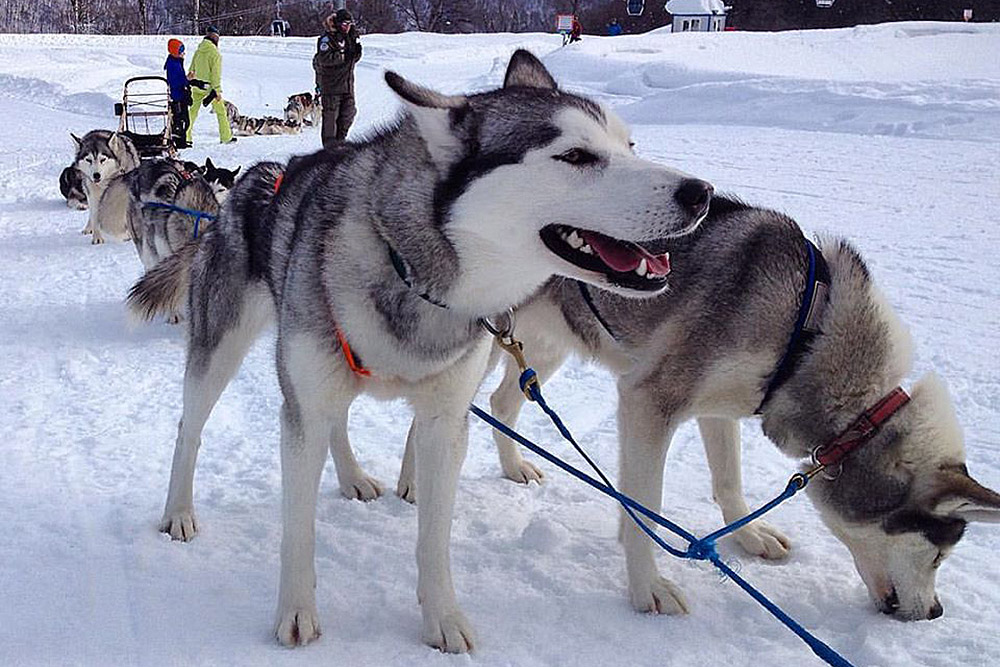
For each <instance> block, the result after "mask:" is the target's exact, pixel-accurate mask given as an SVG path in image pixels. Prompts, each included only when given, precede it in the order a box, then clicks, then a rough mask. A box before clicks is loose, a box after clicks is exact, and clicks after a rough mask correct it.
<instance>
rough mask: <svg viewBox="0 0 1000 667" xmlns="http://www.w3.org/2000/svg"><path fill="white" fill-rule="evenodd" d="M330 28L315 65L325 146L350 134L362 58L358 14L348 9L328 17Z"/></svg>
mask: <svg viewBox="0 0 1000 667" xmlns="http://www.w3.org/2000/svg"><path fill="white" fill-rule="evenodd" d="M323 24H324V27H325V28H326V32H325V33H323V34H322V35H320V38H319V40H317V42H316V55H314V56H313V69H314V70H315V71H316V94H317V95H319V98H320V104H321V105H322V108H323V129H322V132H321V136H322V138H323V147H324V148H331V147H333V146H335V145H336V144H337V143H338V142H340V141H343V140H344V139H346V138H347V131H348V130H349V129H351V123H353V122H354V116H355V114H356V113H357V109H356V107H355V106H354V65H355V64H356V63H357V62H358V61H359V60H361V41H360V40H359V39H358V31H357V30H356V29H355V27H354V17H353V16H351V13H350V12H349V11H347V10H346V9H338V10H337V13H336V14H331V15H330V16H327V17H326V21H324V22H323Z"/></svg>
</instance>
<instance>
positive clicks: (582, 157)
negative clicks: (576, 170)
mask: <svg viewBox="0 0 1000 667" xmlns="http://www.w3.org/2000/svg"><path fill="white" fill-rule="evenodd" d="M552 159H553V160H559V161H560V162H566V163H567V164H572V165H575V166H577V167H582V166H585V165H588V164H595V163H597V162H600V161H601V158H599V157H597V156H596V155H594V154H593V153H591V152H590V151H586V150H584V149H582V148H571V149H569V150H568V151H566V152H565V153H560V154H559V155H553V156H552Z"/></svg>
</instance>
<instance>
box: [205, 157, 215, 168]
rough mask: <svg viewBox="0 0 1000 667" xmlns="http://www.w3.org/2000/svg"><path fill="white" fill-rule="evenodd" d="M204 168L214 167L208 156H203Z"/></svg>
mask: <svg viewBox="0 0 1000 667" xmlns="http://www.w3.org/2000/svg"><path fill="white" fill-rule="evenodd" d="M205 169H215V165H214V164H212V158H210V157H206V158H205Z"/></svg>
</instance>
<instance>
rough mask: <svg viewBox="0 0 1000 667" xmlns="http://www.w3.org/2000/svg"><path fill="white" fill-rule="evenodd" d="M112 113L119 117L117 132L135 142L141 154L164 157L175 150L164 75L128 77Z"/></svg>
mask: <svg viewBox="0 0 1000 667" xmlns="http://www.w3.org/2000/svg"><path fill="white" fill-rule="evenodd" d="M139 82H146V83H145V84H141V83H139ZM153 82H158V83H153ZM130 88H131V90H130ZM115 115H117V116H118V117H119V118H120V119H121V120H120V121H119V124H118V131H119V132H121V133H123V134H125V135H126V136H127V137H128V138H129V139H131V140H132V141H133V143H135V147H136V149H137V150H138V151H139V156H140V157H143V158H148V157H163V156H166V155H172V154H173V153H174V151H175V149H174V145H173V142H172V140H171V134H170V128H171V122H172V118H171V112H170V86H169V84H168V83H167V79H166V78H165V77H162V76H134V77H132V78H130V79H127V80H126V81H125V85H124V87H123V90H122V101H121V102H119V103H117V104H115Z"/></svg>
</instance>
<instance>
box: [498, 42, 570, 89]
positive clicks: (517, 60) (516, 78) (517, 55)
mask: <svg viewBox="0 0 1000 667" xmlns="http://www.w3.org/2000/svg"><path fill="white" fill-rule="evenodd" d="M516 86H521V87H524V88H543V89H545V90H557V89H558V86H557V85H556V80H555V79H553V78H552V75H551V74H549V70H547V69H545V65H543V64H542V61H541V60H539V59H538V58H536V57H535V56H534V54H532V53H531V52H530V51H525V50H524V49H518V50H517V51H515V52H514V55H512V56H511V57H510V62H509V63H508V64H507V74H505V75H504V77H503V87H504V88H513V87H516Z"/></svg>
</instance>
